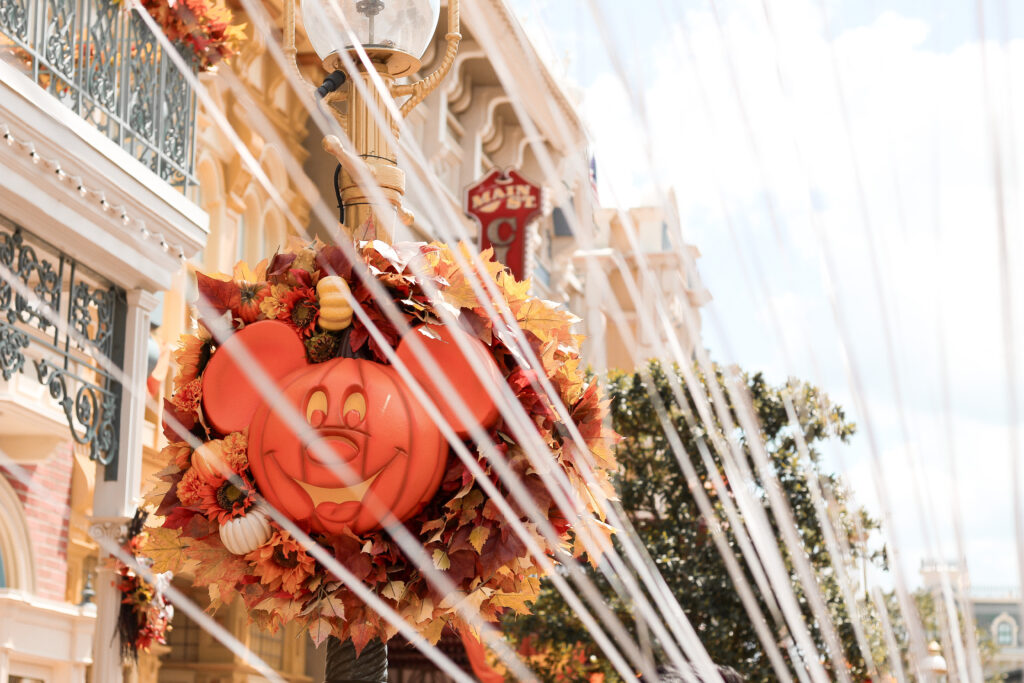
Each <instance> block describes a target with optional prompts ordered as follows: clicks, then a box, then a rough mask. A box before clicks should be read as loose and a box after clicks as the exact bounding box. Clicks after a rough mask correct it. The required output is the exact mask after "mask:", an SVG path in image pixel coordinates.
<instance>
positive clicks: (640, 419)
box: [504, 362, 878, 681]
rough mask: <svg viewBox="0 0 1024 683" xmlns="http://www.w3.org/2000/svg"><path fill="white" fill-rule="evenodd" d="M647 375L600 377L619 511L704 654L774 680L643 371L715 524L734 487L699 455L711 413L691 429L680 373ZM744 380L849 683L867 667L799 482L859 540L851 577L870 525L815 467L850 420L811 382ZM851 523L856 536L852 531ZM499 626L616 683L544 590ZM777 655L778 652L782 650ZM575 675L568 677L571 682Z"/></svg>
mask: <svg viewBox="0 0 1024 683" xmlns="http://www.w3.org/2000/svg"><path fill="white" fill-rule="evenodd" d="M645 370H646V373H640V372H636V373H626V374H615V375H612V376H611V377H610V378H609V381H608V391H609V398H610V400H611V414H612V421H613V426H614V428H615V430H616V431H617V432H618V433H619V434H620V435H621V437H622V441H621V443H620V445H619V448H618V451H617V453H618V459H619V463H620V468H619V472H618V476H617V482H616V485H617V489H618V491H619V495H620V500H621V506H622V509H623V510H624V511H625V513H626V515H627V517H628V518H629V520H630V522H631V523H632V525H633V527H634V528H635V530H636V533H637V536H638V540H639V542H640V543H642V544H643V546H644V547H645V548H646V550H647V552H648V553H649V554H650V556H651V557H652V558H653V560H654V562H655V563H656V565H657V567H658V569H659V571H660V572H661V574H662V576H663V577H664V578H665V581H666V582H667V584H668V586H669V587H670V589H671V591H672V593H673V594H674V596H675V597H676V599H677V600H678V601H679V604H680V605H681V606H682V608H683V610H684V611H685V613H686V615H687V617H688V618H689V620H690V622H691V623H692V624H693V627H694V628H695V629H696V630H697V633H698V635H699V637H700V638H701V641H702V643H703V645H704V647H705V648H706V649H707V651H708V653H709V654H710V655H711V658H712V659H713V660H714V661H716V662H717V663H721V664H727V665H730V666H733V667H734V668H736V669H737V670H738V671H740V672H741V673H743V674H744V675H745V676H746V677H747V679H748V680H750V681H773V680H775V674H774V673H773V671H772V668H771V666H770V664H769V661H768V659H767V656H766V654H765V652H764V649H763V647H762V644H761V642H760V641H759V640H758V638H757V635H756V633H755V631H754V628H753V626H752V625H751V620H750V618H749V616H748V614H747V612H746V610H745V609H744V607H743V604H742V602H741V600H740V597H739V595H738V593H737V591H736V588H735V587H734V585H733V582H732V580H731V579H730V577H729V573H728V571H727V569H726V566H725V563H724V561H723V559H722V557H721V555H720V554H719V551H718V548H717V546H716V544H715V543H714V541H713V539H712V538H711V535H710V533H709V527H708V520H705V519H704V518H703V517H702V515H701V514H700V511H699V509H698V506H697V503H696V501H695V499H694V497H693V495H692V494H691V491H690V487H689V483H688V481H687V478H686V476H685V475H684V473H683V471H682V470H681V468H680V466H679V463H678V461H677V459H676V456H675V454H674V453H673V451H672V449H671V445H670V442H669V438H668V435H667V434H666V433H665V431H664V430H663V429H662V427H661V422H660V421H659V417H658V405H657V403H658V402H656V401H652V400H651V396H650V393H649V392H648V383H647V382H646V381H645V378H644V374H647V375H648V377H649V379H650V382H651V383H652V384H651V385H652V386H653V387H654V389H655V390H656V392H657V395H658V396H659V398H660V402H661V404H662V405H663V406H664V407H665V410H666V411H667V416H668V419H670V420H671V422H672V425H673V427H674V428H675V431H676V432H678V434H679V435H680V437H681V439H682V444H683V447H684V449H685V451H686V456H687V457H688V458H689V460H690V462H692V463H693V466H694V469H695V470H696V473H697V476H698V478H699V480H700V484H699V485H700V486H702V487H703V488H704V489H705V490H706V491H707V493H708V495H709V497H710V498H711V502H712V505H713V506H714V507H715V508H716V513H717V517H718V519H724V517H723V515H722V504H723V502H722V501H723V497H724V496H729V497H733V496H734V492H733V490H732V485H731V484H730V483H728V482H726V484H725V486H724V488H725V489H726V490H724V491H723V490H718V489H717V488H716V487H715V486H714V485H713V484H712V483H711V479H710V478H709V476H708V474H709V471H708V470H707V469H706V468H705V467H704V465H703V462H702V459H701V457H700V456H699V455H698V440H699V439H707V437H708V436H710V435H711V434H713V433H717V435H719V436H723V437H724V436H725V434H724V432H723V428H722V426H721V425H720V424H718V422H717V417H716V420H715V423H714V424H699V425H697V426H695V427H693V426H691V424H690V423H689V422H688V420H687V416H691V417H692V416H695V415H697V414H698V411H697V408H696V405H695V404H694V403H693V401H692V397H690V396H689V392H688V391H687V390H686V386H685V380H684V378H683V375H682V373H681V372H680V371H679V368H677V367H672V368H668V366H664V367H663V366H662V365H661V364H659V363H658V362H651V363H650V364H649V365H648V366H647V367H646V368H645ZM666 370H667V371H668V372H671V373H674V374H675V377H674V378H672V377H670V375H668V374H667V372H666ZM695 373H696V377H697V378H698V381H700V382H701V383H702V384H703V386H702V387H701V389H702V391H703V392H704V394H705V395H708V396H709V397H711V396H712V394H711V392H710V391H709V386H708V381H709V378H707V377H704V376H702V375H701V374H700V373H699V372H697V371H696V370H695ZM676 379H677V380H678V384H677V385H676V386H680V385H681V386H682V388H683V395H684V397H685V398H686V401H687V405H685V406H684V407H681V406H680V405H679V404H678V403H677V402H676V400H675V397H674V392H673V389H672V387H673V382H674V381H675V380H676ZM742 379H743V382H744V383H745V385H746V388H747V390H749V394H750V396H751V397H752V400H753V408H754V412H755V414H756V415H757V418H758V421H759V424H760V428H761V432H762V433H761V434H760V435H758V436H757V438H760V439H763V441H764V443H765V444H766V445H767V450H768V455H769V458H770V461H771V464H772V466H773V468H774V471H775V474H776V476H777V478H778V480H779V482H780V484H781V488H782V490H783V492H784V494H785V496H786V497H787V498H788V500H789V505H790V506H791V508H792V510H793V514H794V517H795V520H796V523H797V525H798V527H799V529H798V531H799V536H800V539H801V540H802V543H803V552H804V553H805V554H806V556H807V557H808V558H809V560H810V562H811V564H812V566H813V567H814V570H815V572H816V574H817V578H818V585H819V586H820V588H821V590H822V593H823V594H824V597H825V600H826V603H827V606H828V609H829V610H830V613H831V617H832V619H831V621H832V623H833V624H835V625H836V628H837V631H838V634H839V637H840V639H841V641H842V646H843V649H844V659H845V661H846V663H847V665H848V667H849V670H850V672H851V674H852V675H853V677H854V680H864V679H865V678H866V677H867V676H868V672H867V671H866V665H865V662H864V659H863V657H862V656H861V653H860V649H859V648H858V647H857V643H856V639H855V635H854V630H853V627H852V624H851V623H850V619H849V615H848V614H847V611H846V606H845V603H844V601H843V599H842V593H841V590H840V587H839V582H838V577H837V574H836V570H835V568H834V567H833V565H832V561H831V557H830V555H829V552H828V549H827V547H826V540H825V535H824V533H823V530H822V527H821V525H820V524H819V521H818V517H817V514H816V512H815V506H814V499H813V497H812V492H811V489H810V488H809V483H810V482H811V480H810V479H809V477H814V478H815V479H816V480H817V481H818V482H819V484H820V485H821V488H822V490H824V491H827V492H828V493H829V494H830V495H831V498H832V501H833V505H832V509H833V514H834V518H836V519H838V520H839V523H840V525H841V526H842V527H844V529H843V531H842V533H847V534H851V535H853V537H854V538H861V539H862V542H860V543H855V544H853V545H854V547H853V548H852V553H853V557H851V558H849V560H848V561H849V562H850V566H849V569H850V570H851V571H856V572H858V573H859V565H858V564H856V563H857V562H859V561H860V560H861V559H864V560H865V561H871V560H877V559H878V557H877V555H878V554H877V553H875V554H870V553H869V552H868V550H867V542H866V539H864V535H865V534H870V532H871V531H873V530H874V529H876V528H877V524H876V523H875V522H874V521H873V520H871V519H870V518H869V517H868V515H867V514H865V513H864V512H863V511H862V510H860V509H856V508H852V507H851V506H850V505H849V504H848V492H847V491H846V489H845V488H844V487H843V485H842V484H841V483H840V482H839V480H838V479H837V478H836V477H835V476H834V475H831V474H828V473H826V472H824V471H823V470H822V468H821V466H820V464H819V450H818V448H819V446H820V444H821V443H822V442H824V441H826V440H828V439H839V440H841V441H844V442H845V441H847V440H848V439H849V438H850V436H851V435H852V434H853V433H854V425H853V424H852V423H850V422H849V421H848V420H847V419H846V417H845V414H844V413H843V410H842V408H840V407H839V406H836V405H834V404H832V403H831V402H830V401H829V400H828V398H827V397H826V396H825V395H824V394H823V393H822V392H821V391H819V390H818V389H817V388H815V387H813V386H811V385H809V384H806V383H803V382H799V381H790V382H789V383H787V384H786V385H785V386H782V387H774V386H770V385H769V384H768V383H767V382H766V381H765V379H764V377H763V376H762V375H761V374H755V375H750V376H747V375H743V376H742ZM710 381H713V382H717V383H718V384H719V385H720V386H721V388H722V394H723V396H725V397H726V401H729V399H728V396H729V394H728V392H727V391H726V378H725V377H724V375H723V369H722V368H719V367H716V368H715V376H714V377H713V378H711V379H710ZM786 395H788V396H789V397H791V399H792V404H793V405H794V406H795V409H796V412H797V415H798V419H799V422H800V426H801V429H802V431H803V434H804V438H805V440H806V443H807V446H808V449H809V450H810V453H811V458H810V462H808V461H807V459H806V458H803V457H801V456H800V454H799V452H798V444H797V440H796V435H795V434H794V431H793V428H792V427H791V425H790V420H789V417H788V415H787V411H786V405H785V402H784V397H785V396H786ZM711 401H712V402H714V398H711ZM725 408H726V409H727V410H728V411H730V413H731V414H732V417H733V422H734V424H737V425H738V424H739V420H738V416H737V414H736V410H735V407H734V406H733V405H732V404H731V402H729V405H727V406H725ZM735 436H737V438H738V442H739V443H740V444H741V446H742V448H743V450H744V451H745V455H746V456H747V458H748V462H751V468H752V469H754V471H755V472H756V469H755V468H754V467H753V463H752V461H751V460H750V454H749V451H748V440H749V438H750V435H748V434H745V433H742V432H737V434H736V435H735ZM707 446H708V449H709V451H710V452H711V454H712V455H711V457H712V461H713V462H714V465H715V467H716V468H717V469H718V470H719V472H720V473H721V475H722V476H723V478H724V477H725V470H724V468H723V466H722V462H721V460H720V458H719V456H718V454H717V453H715V451H714V448H713V447H712V446H711V443H710V439H707ZM744 485H746V484H744ZM748 490H751V491H753V492H754V493H755V495H756V496H758V498H759V500H760V502H761V504H762V505H764V507H765V508H766V509H767V508H768V501H767V496H766V495H765V493H764V489H763V486H762V483H761V482H760V481H756V482H755V485H754V486H753V487H749V488H748ZM769 518H770V519H772V520H773V524H774V523H775V522H774V517H773V516H772V515H771V514H769ZM857 522H859V524H857ZM858 526H859V527H860V531H861V534H862V535H861V536H857V535H856V534H855V533H854V532H855V528H856V527H858ZM774 531H775V537H776V539H780V538H781V537H780V535H779V531H778V529H774ZM724 534H725V538H726V539H727V542H728V544H729V547H730V550H731V552H732V553H733V554H734V556H735V557H736V558H737V559H738V560H739V562H740V565H741V566H742V568H743V571H744V572H746V576H747V580H748V582H749V583H750V585H751V586H752V587H753V588H754V591H755V594H756V597H757V600H758V603H759V605H760V607H761V610H762V613H763V614H765V615H766V618H768V619H769V620H770V619H771V618H770V617H768V616H767V615H769V610H768V606H767V603H766V600H765V597H764V596H763V595H761V594H760V593H759V592H758V591H757V588H756V584H755V582H754V580H753V577H752V575H751V573H750V571H749V569H748V567H747V565H746V563H745V562H744V561H743V559H742V555H741V552H740V548H739V545H738V542H737V539H736V537H735V535H734V534H733V532H732V530H731V529H729V528H726V529H724ZM617 542H621V541H617ZM779 546H780V550H781V551H782V552H783V556H784V559H785V561H786V562H787V564H790V559H791V558H790V557H789V556H788V554H787V553H786V551H785V549H784V546H783V545H782V543H781V541H779ZM869 555H871V556H870V557H869ZM590 574H591V578H592V579H593V580H594V581H595V582H596V583H597V585H598V586H599V587H600V589H601V590H602V591H603V594H604V595H605V596H606V598H607V601H608V604H609V605H610V606H611V607H612V608H613V609H614V610H615V612H616V613H617V614H618V616H619V617H620V619H621V620H622V621H623V623H624V624H626V626H627V628H628V629H629V630H630V631H631V632H632V633H633V635H634V636H635V637H640V640H641V641H644V640H645V639H646V638H648V635H647V634H644V633H641V631H640V626H639V625H638V623H637V621H636V620H635V619H634V617H633V610H632V605H630V604H629V603H628V601H623V600H621V599H620V598H619V597H618V596H617V595H616V593H615V591H614V590H613V588H612V586H611V585H609V582H608V581H607V580H606V579H605V577H604V576H603V575H602V574H601V572H599V571H596V570H594V571H591V572H590ZM790 575H791V577H792V580H793V585H794V586H795V587H796V588H795V589H796V590H797V598H798V600H799V601H800V604H801V606H802V609H803V611H804V614H805V620H804V621H805V623H806V624H807V625H808V628H809V629H810V630H811V632H812V636H813V637H814V639H815V641H816V643H817V645H818V651H819V652H822V653H824V652H826V648H825V645H824V641H823V637H822V634H821V633H820V631H819V629H818V627H817V622H816V620H815V619H814V618H813V616H812V613H811V611H810V609H809V608H808V607H807V605H806V600H805V596H804V595H803V594H802V593H801V592H800V589H799V582H798V579H797V575H796V572H795V571H794V570H793V569H792V566H791V565H790ZM769 627H770V629H771V631H772V633H773V635H774V637H775V639H776V641H782V640H784V639H785V634H784V631H783V630H782V628H780V627H778V625H776V624H774V623H770V625H769ZM504 628H505V630H506V633H508V634H509V635H510V636H511V637H512V639H513V640H519V641H522V640H523V639H526V641H527V647H526V648H524V649H526V650H527V651H530V652H533V651H538V652H542V653H543V652H546V653H548V654H549V655H550V656H553V657H561V658H562V659H566V658H569V659H573V661H576V662H577V663H578V664H579V666H578V667H577V668H578V669H584V670H585V669H588V668H589V669H594V670H597V669H601V670H603V671H604V672H605V673H606V674H607V675H608V677H609V678H611V679H615V678H616V677H615V676H614V674H613V673H612V672H611V670H610V667H608V666H607V663H606V662H604V660H603V658H601V657H600V656H599V650H598V649H597V648H596V646H594V645H593V640H592V638H591V637H590V635H589V634H588V632H587V630H586V629H585V628H584V627H583V625H582V624H581V623H580V622H579V621H578V619H577V618H576V615H575V614H574V613H573V612H572V610H570V609H569V608H568V607H567V606H566V605H565V603H564V601H563V600H562V598H561V596H560V595H559V594H558V593H557V591H555V590H554V589H553V588H552V587H551V586H550V585H546V586H545V587H544V590H543V593H542V596H541V598H540V599H539V600H538V602H537V604H536V605H535V608H534V611H533V614H532V615H531V616H528V617H518V618H511V617H510V618H508V619H507V620H506V622H505V623H504ZM581 646H582V647H583V649H585V650H586V651H587V652H591V653H593V654H594V655H595V656H594V657H590V658H581V657H579V656H575V657H570V655H572V654H573V653H576V655H578V651H579V649H580V647H581ZM652 647H653V648H654V651H655V656H656V657H658V658H661V657H662V656H663V653H662V652H661V651H660V650H659V647H658V644H657V642H654V643H653V645H652ZM783 655H784V656H787V657H788V655H787V653H786V652H785V651H783ZM787 663H788V662H787ZM823 664H824V665H825V666H826V668H827V669H829V668H830V663H829V662H828V661H824V662H823ZM574 675H575V676H577V678H574ZM549 676H550V678H551V679H552V680H579V678H578V676H579V671H577V673H576V674H570V673H567V674H564V675H563V676H562V678H561V679H560V678H559V674H557V673H555V674H549Z"/></svg>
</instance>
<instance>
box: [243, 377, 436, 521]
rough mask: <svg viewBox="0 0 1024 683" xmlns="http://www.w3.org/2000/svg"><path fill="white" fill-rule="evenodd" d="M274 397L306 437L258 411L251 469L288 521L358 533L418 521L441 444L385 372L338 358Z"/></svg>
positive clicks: (292, 380) (288, 381)
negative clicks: (383, 520) (388, 519)
mask: <svg viewBox="0 0 1024 683" xmlns="http://www.w3.org/2000/svg"><path fill="white" fill-rule="evenodd" d="M281 390H282V394H283V397H284V398H285V399H286V400H287V401H288V404H289V405H291V406H292V407H294V408H295V409H296V411H297V412H298V413H299V414H300V415H301V416H302V417H303V418H305V422H304V426H305V427H306V429H305V430H304V431H302V432H301V433H299V434H296V433H295V432H294V431H293V430H292V429H291V428H290V427H289V425H288V420H286V419H285V416H284V415H283V414H282V413H281V412H279V411H274V410H272V409H271V406H270V405H268V404H267V403H264V404H263V405H262V406H260V408H259V409H258V410H257V411H256V414H255V415H254V416H253V420H252V423H251V425H250V427H249V466H250V467H251V468H252V472H253V475H254V476H255V477H256V483H257V485H258V486H259V490H260V492H261V493H262V494H263V496H264V497H265V498H266V499H267V500H268V501H269V502H270V503H271V504H272V505H274V506H275V507H277V508H278V509H280V510H282V511H284V512H285V513H287V514H288V516H289V517H291V518H292V519H294V520H295V521H297V522H300V523H302V522H305V523H306V524H308V526H309V528H310V529H311V530H313V531H319V532H329V533H338V532H340V531H341V530H342V528H344V527H345V526H348V527H350V528H351V529H352V530H353V531H355V532H356V533H362V532H365V531H368V530H371V529H374V528H376V527H378V526H379V525H380V519H379V518H380V516H382V515H391V516H393V517H395V518H396V519H405V518H407V517H409V516H411V515H412V514H415V513H416V512H417V511H418V509H419V508H420V507H421V506H422V505H423V504H424V503H426V502H427V501H428V500H429V499H430V497H431V496H432V495H433V494H434V492H435V491H436V490H437V487H438V485H439V484H440V482H441V477H442V475H443V473H444V466H445V462H446V460H447V458H448V444H447V443H446V442H445V441H444V439H443V438H442V436H441V432H440V431H439V430H438V429H437V427H436V426H435V425H434V424H433V423H432V422H431V421H430V419H429V418H428V417H427V415H426V413H425V411H424V410H423V408H422V407H420V406H419V404H417V403H416V402H415V401H410V400H409V399H408V397H407V392H406V388H405V385H404V384H403V383H402V382H401V379H400V377H399V376H398V373H397V372H395V371H394V370H393V369H392V368H389V367H386V366H383V365H380V364H378V363H374V362H372V361H365V360H353V359H336V360H333V361H329V362H327V363H321V364H319V365H312V366H309V367H307V368H303V369H301V370H298V371H297V372H294V373H292V374H290V375H288V377H286V378H285V379H284V380H283V381H282V383H281ZM373 503H376V504H378V505H379V507H380V510H379V511H375V510H374V509H373ZM375 512H376V514H375Z"/></svg>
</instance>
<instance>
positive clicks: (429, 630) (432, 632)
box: [420, 619, 445, 645]
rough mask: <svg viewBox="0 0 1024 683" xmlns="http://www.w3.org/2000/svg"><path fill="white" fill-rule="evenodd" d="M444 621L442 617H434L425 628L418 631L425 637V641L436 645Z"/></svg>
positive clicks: (439, 638)
mask: <svg viewBox="0 0 1024 683" xmlns="http://www.w3.org/2000/svg"><path fill="white" fill-rule="evenodd" d="M444 626H445V621H444V619H434V620H433V621H432V622H430V624H428V625H427V627H426V628H425V629H423V630H422V631H420V633H421V634H423V637H424V638H426V639H427V642H428V643H430V644H431V645H437V641H439V640H441V632H442V631H443V630H444Z"/></svg>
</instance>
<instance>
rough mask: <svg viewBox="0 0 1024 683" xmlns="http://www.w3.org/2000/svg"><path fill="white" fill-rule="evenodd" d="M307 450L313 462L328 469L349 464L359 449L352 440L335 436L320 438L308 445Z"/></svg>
mask: <svg viewBox="0 0 1024 683" xmlns="http://www.w3.org/2000/svg"><path fill="white" fill-rule="evenodd" d="M307 450H308V452H309V454H310V455H311V456H312V457H313V461H314V462H318V463H320V464H321V465H326V466H327V467H328V468H331V467H336V466H337V465H339V464H341V463H350V462H352V461H353V460H355V459H356V457H357V456H358V455H359V447H358V446H357V445H356V443H355V442H354V441H353V440H352V439H349V438H347V437H344V436H341V435H337V434H330V435H323V436H321V437H320V439H319V440H318V441H317V442H316V443H314V444H310V446H309V448H308V449H307Z"/></svg>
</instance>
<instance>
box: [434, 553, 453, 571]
mask: <svg viewBox="0 0 1024 683" xmlns="http://www.w3.org/2000/svg"><path fill="white" fill-rule="evenodd" d="M434 566H435V567H437V568H438V569H440V570H442V571H443V570H446V569H449V568H451V566H452V561H451V560H449V559H448V553H446V552H445V551H443V550H441V549H440V548H438V549H437V550H435V551H434Z"/></svg>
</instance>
